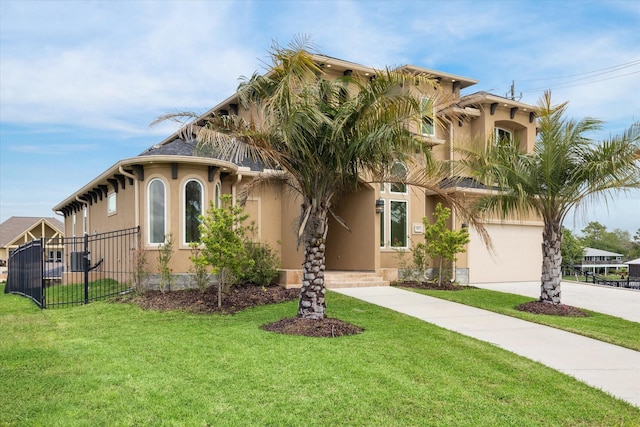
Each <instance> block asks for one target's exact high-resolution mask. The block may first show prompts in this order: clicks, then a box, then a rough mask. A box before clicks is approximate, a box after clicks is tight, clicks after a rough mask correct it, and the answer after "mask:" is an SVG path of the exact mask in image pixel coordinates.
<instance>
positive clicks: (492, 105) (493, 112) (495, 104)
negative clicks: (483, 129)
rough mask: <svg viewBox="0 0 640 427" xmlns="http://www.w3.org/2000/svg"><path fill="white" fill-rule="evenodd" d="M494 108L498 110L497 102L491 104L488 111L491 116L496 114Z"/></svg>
mask: <svg viewBox="0 0 640 427" xmlns="http://www.w3.org/2000/svg"><path fill="white" fill-rule="evenodd" d="M496 108H498V103H497V102H492V103H491V109H490V110H489V111H490V112H491V115H492V116H493V115H494V114H495V113H496Z"/></svg>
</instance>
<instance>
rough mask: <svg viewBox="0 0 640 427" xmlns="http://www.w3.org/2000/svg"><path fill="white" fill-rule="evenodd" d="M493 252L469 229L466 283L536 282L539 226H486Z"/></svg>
mask: <svg viewBox="0 0 640 427" xmlns="http://www.w3.org/2000/svg"><path fill="white" fill-rule="evenodd" d="M486 228H487V231H488V232H489V235H490V236H491V241H492V243H493V247H494V253H492V252H490V251H489V250H488V249H487V248H486V247H485V246H484V243H483V242H482V240H481V239H480V236H479V235H478V234H477V233H476V232H475V230H473V228H471V230H470V237H471V241H470V242H469V246H468V248H469V250H468V261H469V282H470V283H472V284H473V283H489V282H512V281H513V282H522V281H538V280H540V271H541V266H542V249H541V244H542V226H540V225H520V224H517V225H514V224H489V225H487V226H486Z"/></svg>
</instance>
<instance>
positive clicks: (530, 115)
mask: <svg viewBox="0 0 640 427" xmlns="http://www.w3.org/2000/svg"><path fill="white" fill-rule="evenodd" d="M315 58H316V60H317V61H318V62H319V63H321V64H323V67H324V70H326V72H327V74H328V75H329V76H334V77H337V76H341V75H344V74H347V73H351V72H359V73H363V74H364V73H371V74H373V73H375V70H374V69H372V68H369V67H365V66H362V65H358V64H354V63H351V62H346V61H342V60H338V59H335V58H329V57H325V56H322V55H316V56H315ZM402 69H403V70H406V71H408V72H411V73H414V74H415V75H419V74H427V75H431V76H433V77H435V78H437V79H438V80H439V82H440V88H439V89H438V90H439V91H440V92H441V93H442V94H446V95H447V97H452V98H453V102H451V100H449V101H448V102H447V104H446V105H438V104H437V103H436V105H435V107H434V113H435V114H436V115H438V116H439V117H441V118H442V121H443V122H445V123H447V126H446V127H445V128H438V127H436V126H434V125H433V121H432V120H431V119H430V118H428V117H425V119H424V120H423V123H422V126H421V128H420V129H419V131H418V132H420V133H421V134H422V137H423V139H424V143H425V144H427V145H429V146H430V147H431V151H432V153H433V156H434V157H436V158H440V159H453V158H455V157H456V156H457V155H458V154H457V153H456V152H455V151H454V145H456V144H458V145H459V144H464V143H466V142H468V141H471V140H472V139H474V138H482V139H484V140H486V139H488V138H491V137H496V138H500V139H502V138H512V139H514V140H517V141H519V143H520V145H521V146H522V148H523V149H525V150H527V151H531V150H532V149H533V146H534V142H535V139H536V120H535V114H534V111H533V110H534V107H533V106H531V105H528V104H523V103H521V102H518V101H515V100H511V99H507V98H503V97H500V96H496V95H492V94H489V93H486V92H477V93H473V94H470V95H465V96H461V94H460V91H461V90H462V89H466V88H468V87H470V86H473V85H474V84H476V83H477V81H476V80H473V79H469V78H466V77H461V76H456V75H452V74H448V73H443V72H439V71H434V70H429V69H424V68H420V67H415V66H404V67H402ZM412 84H414V82H411V83H409V84H407V85H404V86H406V87H408V89H407V88H405V90H411V85H412ZM433 99H434V100H436V102H437V100H438V99H440V98H439V97H438V93H437V92H435V91H434V92H433ZM214 112H215V113H217V114H239V115H241V116H245V117H246V118H248V116H249V114H250V111H245V110H244V109H243V108H242V107H239V103H238V100H237V99H236V97H235V95H234V96H231V97H229V98H228V99H226V100H224V101H223V102H221V103H220V104H218V105H216V106H215V107H214V108H212V109H211V110H210V111H209V112H207V113H206V114H205V115H203V116H202V117H206V116H207V115H208V114H211V113H214ZM394 169H395V170H394V172H395V173H399V174H403V173H408V168H407V165H404V164H401V163H397V164H396V166H395V168H394ZM260 173H269V170H263V169H262V168H261V167H260V165H258V164H255V163H253V162H251V161H248V160H247V159H240V161H237V162H229V161H224V160H220V159H216V158H210V157H205V156H201V155H198V153H197V152H196V151H195V149H194V142H193V141H186V142H185V141H183V140H181V139H180V134H179V133H175V134H173V135H171V136H169V137H168V138H166V139H165V140H164V141H162V142H161V143H159V144H157V145H154V146H153V147H150V148H149V149H148V150H146V151H144V152H143V153H141V154H140V155H139V156H136V157H133V158H129V159H123V160H121V161H119V162H117V163H116V164H114V165H113V166H111V167H110V168H108V169H107V170H105V171H104V172H103V173H102V174H100V175H99V176H97V177H96V178H95V179H93V180H92V181H90V182H88V183H86V184H85V185H83V186H82V187H80V189H79V190H78V191H76V192H75V193H73V194H71V195H70V196H69V197H68V198H66V199H65V200H63V201H62V202H60V203H59V204H58V205H56V206H55V207H54V208H53V210H54V211H56V212H59V213H61V214H62V215H64V218H65V234H66V235H67V236H69V237H71V236H81V235H83V233H102V232H106V231H110V230H117V229H122V228H128V227H134V226H138V225H139V226H140V227H141V238H142V242H143V244H144V246H145V247H146V248H147V249H148V250H149V251H152V252H153V251H157V249H158V247H159V245H161V244H162V243H163V242H164V239H165V236H166V235H169V234H171V235H172V236H173V238H174V242H175V243H174V247H175V248H176V250H175V253H174V256H173V258H172V269H173V271H174V272H175V273H186V272H187V271H188V270H189V267H190V261H189V255H190V248H189V243H190V242H192V241H197V239H198V236H199V232H198V215H200V214H201V213H204V211H205V210H206V208H207V207H208V205H209V203H210V202H212V201H213V202H214V203H219V200H220V196H221V195H222V194H230V195H231V196H232V199H233V200H234V201H235V200H236V198H237V196H238V194H239V192H240V190H241V188H242V187H243V185H245V184H247V183H248V182H250V181H251V180H252V179H253V178H254V177H255V176H256V175H258V174H260ZM447 191H448V192H449V193H450V194H451V195H453V196H454V197H459V198H460V199H462V200H467V201H468V200H472V199H473V198H474V197H477V195H478V194H482V193H485V192H486V191H488V190H486V189H483V188H481V187H479V186H478V185H476V184H475V183H474V182H473V181H471V180H468V181H463V182H461V183H459V184H457V186H456V187H452V186H451V187H449V188H447ZM439 201H440V198H439V197H438V196H435V195H433V194H430V193H428V192H425V191H424V190H423V189H420V188H416V187H412V188H409V187H408V186H406V185H397V184H396V185H391V184H384V185H379V184H375V185H371V184H367V183H364V182H363V184H362V186H361V189H360V190H359V191H358V192H356V193H353V194H351V195H350V196H349V197H345V198H343V199H342V200H340V202H339V205H338V206H337V214H338V215H340V217H341V218H343V219H344V220H345V221H346V222H347V224H348V225H349V227H350V228H351V231H350V232H349V231H346V230H345V229H344V228H342V227H340V226H339V225H338V224H337V223H332V224H330V231H329V234H328V236H327V241H326V255H327V258H326V268H327V269H328V270H349V271H368V272H376V273H378V274H379V275H380V276H383V277H385V278H386V279H394V278H395V277H397V270H398V267H400V266H401V264H402V261H401V260H400V259H399V256H398V254H399V253H403V252H405V253H406V252H408V249H409V248H410V247H411V246H412V245H413V244H416V243H418V242H420V241H421V240H422V239H423V237H422V228H423V226H422V218H423V217H425V216H426V217H428V218H429V219H430V220H431V219H432V213H433V211H434V209H435V206H436V204H437V203H438V202H439ZM245 209H246V211H247V213H248V214H249V215H250V218H251V220H253V221H255V224H256V225H257V229H258V238H259V239H261V240H262V241H265V242H267V243H269V244H270V245H271V246H272V247H274V248H277V249H278V250H279V252H280V256H281V265H282V269H283V274H281V283H282V284H286V285H288V286H296V285H297V286H299V285H300V284H301V280H300V273H301V271H302V269H301V265H302V256H303V254H302V249H301V250H299V251H298V250H297V248H296V239H295V235H294V228H295V227H294V223H295V220H296V218H297V216H298V215H299V214H300V203H299V202H297V201H296V200H292V199H291V196H290V193H289V192H287V191H286V190H285V189H283V188H280V187H277V186H275V184H273V185H271V186H263V187H261V188H260V189H257V190H253V192H252V193H250V194H249V196H248V198H247V199H246V205H245ZM451 225H452V226H453V227H454V228H457V229H460V228H461V227H466V226H467V225H466V224H463V223H462V221H461V220H460V218H457V217H456V216H455V215H454V216H453V218H452V219H451ZM486 227H487V230H488V232H489V234H490V236H491V238H492V243H493V251H491V250H487V248H486V247H485V244H484V243H483V242H482V241H481V239H480V237H479V234H478V233H477V232H476V231H475V230H474V229H473V227H470V236H471V242H470V243H469V244H468V246H467V251H466V253H463V254H460V255H459V257H458V261H457V265H456V267H457V272H458V273H457V278H458V280H460V281H462V282H467V281H470V282H476V283H478V282H491V281H530V280H539V279H540V270H541V264H542V255H541V250H540V245H541V242H542V222H541V221H540V220H539V219H537V218H532V219H531V220H528V221H515V220H511V221H501V220H498V219H488V220H487V221H486ZM407 255H408V256H407V257H406V258H407V260H408V259H410V258H411V254H410V253H408V254H407ZM149 259H150V261H151V263H152V265H151V268H155V267H154V265H153V263H154V262H155V256H153V254H152V256H150V257H149Z"/></svg>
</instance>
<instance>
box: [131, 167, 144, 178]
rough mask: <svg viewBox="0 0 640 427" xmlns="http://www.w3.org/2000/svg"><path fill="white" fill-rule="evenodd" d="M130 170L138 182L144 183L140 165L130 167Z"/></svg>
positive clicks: (142, 168) (142, 169)
mask: <svg viewBox="0 0 640 427" xmlns="http://www.w3.org/2000/svg"><path fill="white" fill-rule="evenodd" d="M131 169H132V170H133V172H134V173H135V174H136V176H137V177H138V181H144V166H142V165H131Z"/></svg>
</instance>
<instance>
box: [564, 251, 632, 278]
mask: <svg viewBox="0 0 640 427" xmlns="http://www.w3.org/2000/svg"><path fill="white" fill-rule="evenodd" d="M576 267H577V268H579V269H580V270H582V271H585V270H586V271H591V272H592V273H594V274H595V273H603V274H604V275H605V276H606V275H607V274H608V272H609V270H610V269H613V270H618V269H620V268H625V267H626V265H625V264H624V263H623V262H622V254H617V253H615V252H609V251H604V250H602V249H594V248H585V250H584V257H583V258H582V261H581V262H580V263H579V264H578V265H576Z"/></svg>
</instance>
